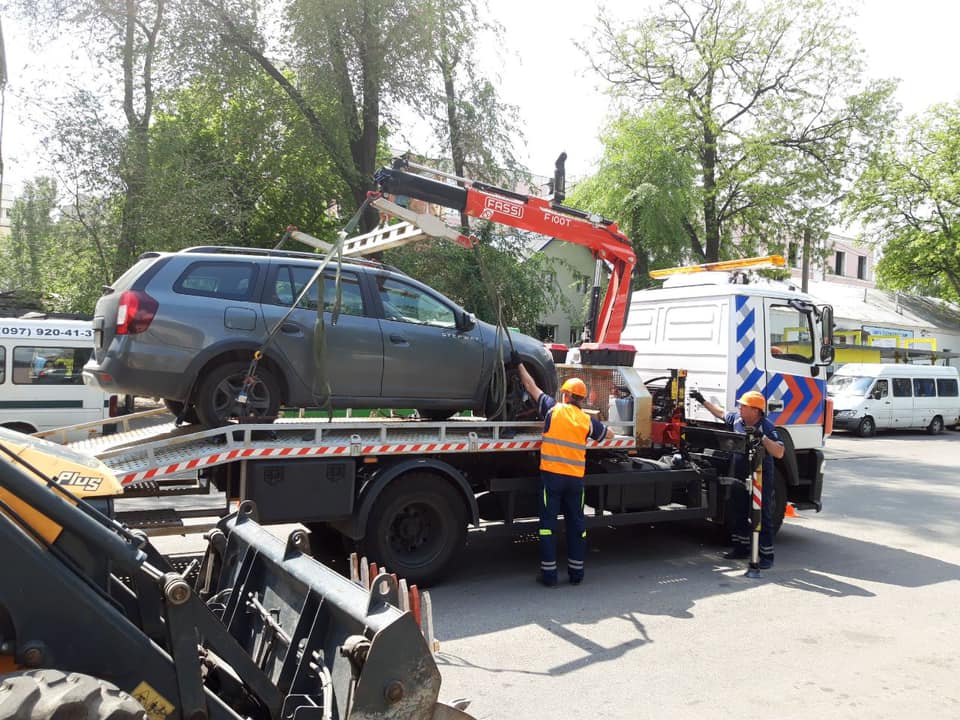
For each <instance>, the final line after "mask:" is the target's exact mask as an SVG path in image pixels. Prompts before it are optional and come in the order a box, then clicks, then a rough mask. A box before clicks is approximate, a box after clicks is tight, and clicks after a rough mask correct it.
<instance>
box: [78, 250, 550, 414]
mask: <svg viewBox="0 0 960 720" xmlns="http://www.w3.org/2000/svg"><path fill="white" fill-rule="evenodd" d="M319 262H320V258H319V257H318V256H317V255H315V254H310V253H299V252H285V251H283V252H281V251H268V250H257V249H251V248H230V247H196V248H189V249H187V250H183V251H180V252H175V253H161V252H151V253H146V254H144V255H142V256H141V257H140V259H139V260H138V261H137V262H136V264H135V265H134V266H133V267H131V268H130V269H129V270H128V271H127V272H125V273H124V274H123V275H122V276H121V277H120V278H119V279H118V280H117V281H116V282H115V283H113V285H112V286H109V287H106V288H104V294H103V296H102V297H101V298H100V299H99V300H98V301H97V306H96V310H95V312H94V319H93V328H94V355H93V357H92V358H91V359H90V361H89V362H88V363H87V364H86V365H85V366H84V369H83V375H84V381H85V382H87V383H88V384H92V385H96V386H99V387H100V388H102V389H104V390H106V391H108V392H115V393H120V394H130V395H139V396H144V397H157V398H163V399H164V401H165V403H166V404H167V407H168V408H170V409H171V410H172V411H173V412H175V413H177V414H179V415H181V416H182V417H184V418H185V419H186V420H187V421H199V422H201V423H203V424H205V425H209V426H216V425H220V424H223V423H224V422H226V421H228V420H229V419H231V418H233V417H238V416H240V415H241V414H243V415H245V416H254V417H258V418H272V417H274V416H276V414H277V412H278V410H279V408H280V407H281V406H286V407H297V408H299V407H311V406H317V405H318V395H317V394H316V393H315V392H314V390H315V389H322V378H321V377H320V376H319V375H318V372H317V367H318V363H317V362H316V358H315V356H314V342H313V340H314V323H315V320H316V317H317V303H318V297H319V296H321V295H322V297H323V307H324V320H325V333H324V335H325V339H324V343H323V344H324V346H325V347H324V348H323V352H322V357H321V361H320V363H319V368H320V373H322V374H325V377H326V380H327V381H328V383H329V388H330V392H331V402H332V404H333V407H334V408H358V409H359V408H416V409H417V410H419V411H420V414H421V416H423V417H426V418H429V419H432V420H439V419H444V418H447V417H449V416H450V415H452V414H453V413H455V412H457V411H461V410H472V411H474V412H475V413H478V414H481V415H484V416H487V417H498V418H501V419H516V418H518V417H523V416H525V415H527V414H529V415H533V414H534V413H535V408H532V407H531V403H530V400H529V398H528V397H526V396H525V395H524V394H523V389H522V386H521V385H520V382H519V379H518V378H517V377H516V370H515V369H509V368H508V371H507V373H506V376H504V375H503V374H502V370H501V368H502V364H501V359H500V358H501V357H502V356H501V352H502V351H501V349H500V348H498V347H497V338H498V333H497V329H496V328H495V327H494V326H493V325H490V324H488V323H485V322H482V321H480V320H477V319H476V318H474V316H473V315H471V314H470V313H469V312H467V311H466V310H464V309H463V308H461V307H459V306H457V305H456V304H455V303H454V302H453V301H451V300H449V299H448V298H446V297H444V296H443V295H441V294H440V293H438V292H437V291H436V290H433V289H432V288H430V287H428V286H427V285H424V284H423V283H420V282H417V281H416V280H414V279H412V278H410V277H408V276H406V275H405V274H403V273H401V272H399V271H397V270H396V269H393V268H391V267H388V266H385V265H382V264H380V263H375V262H371V261H368V260H350V261H345V262H344V264H343V268H342V274H341V281H340V295H341V300H340V314H339V318H338V320H337V323H336V325H333V324H332V323H331V313H330V311H331V310H332V309H333V307H334V302H335V298H336V290H335V282H334V270H333V269H332V268H328V269H327V271H326V272H325V275H324V278H323V280H322V281H320V282H318V283H316V284H314V286H312V287H311V288H310V291H309V293H308V294H307V295H306V296H305V297H304V298H303V300H302V301H301V302H300V304H299V305H298V306H297V307H296V309H294V310H293V312H292V313H291V314H290V315H289V316H287V312H288V311H289V310H290V308H291V306H292V305H293V302H294V300H295V299H296V298H297V297H298V296H299V294H300V292H301V291H302V290H303V288H304V287H305V286H306V284H307V283H308V282H309V280H310V278H311V277H312V276H313V274H314V273H315V271H316V269H317V267H318V266H319ZM321 283H322V287H323V290H322V292H318V287H317V286H318V285H320V284H321ZM281 321H282V324H281V326H280V327H279V329H278V331H277V333H276V334H275V335H274V337H273V339H272V340H271V342H270V343H269V344H268V346H267V348H266V350H265V352H264V355H263V358H262V359H261V360H260V361H259V363H258V365H257V369H256V375H255V382H254V384H253V385H252V387H250V388H249V389H248V399H247V404H246V407H245V408H243V407H241V406H240V405H239V404H238V402H237V396H238V393H239V391H240V389H241V387H242V386H243V384H244V378H245V377H246V376H247V372H248V369H249V367H250V361H251V359H252V357H253V353H254V351H255V350H257V348H259V347H260V346H261V344H262V343H263V342H264V339H265V338H266V337H267V334H268V332H269V331H270V330H271V329H272V328H274V327H275V326H276V324H277V323H280V322H281ZM499 337H500V342H501V344H502V345H503V346H504V347H505V348H506V349H505V350H504V351H503V352H504V355H503V356H509V347H507V346H506V338H505V336H503V335H500V336H499ZM511 339H512V342H513V346H514V348H515V349H516V351H517V353H518V354H519V356H520V358H521V359H522V360H523V361H524V363H525V365H526V367H527V368H528V369H529V370H530V372H531V373H532V374H533V376H534V378H535V379H536V381H537V382H538V384H539V385H540V387H542V388H544V390H545V391H546V392H549V393H555V391H556V387H557V377H556V369H555V368H554V364H553V360H552V358H551V355H550V353H549V352H548V351H547V349H546V348H545V347H544V345H543V344H542V343H541V342H540V341H538V340H535V339H534V338H531V337H529V336H527V335H523V334H521V333H517V332H511ZM504 377H505V378H506V383H504ZM504 388H505V391H504ZM504 395H506V397H505V399H504V398H503V396H504Z"/></svg>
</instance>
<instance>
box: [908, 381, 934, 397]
mask: <svg viewBox="0 0 960 720" xmlns="http://www.w3.org/2000/svg"><path fill="white" fill-rule="evenodd" d="M913 394H914V396H916V397H936V396H937V387H936V384H935V383H934V381H933V378H914V379H913Z"/></svg>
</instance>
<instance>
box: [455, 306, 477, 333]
mask: <svg viewBox="0 0 960 720" xmlns="http://www.w3.org/2000/svg"><path fill="white" fill-rule="evenodd" d="M476 324H477V318H476V317H475V316H474V314H473V313H469V312H467V311H466V310H458V311H457V330H460V331H461V332H463V331H466V330H472V329H473V328H474V327H475V326H476Z"/></svg>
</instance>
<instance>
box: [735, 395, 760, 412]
mask: <svg viewBox="0 0 960 720" xmlns="http://www.w3.org/2000/svg"><path fill="white" fill-rule="evenodd" d="M737 405H748V406H749V407H752V408H756V409H757V410H760V411H761V412H766V410H767V399H766V398H765V397H764V396H763V393H761V392H757V391H756V390H748V391H747V392H745V393H744V394H743V395H741V396H740V399H739V400H737Z"/></svg>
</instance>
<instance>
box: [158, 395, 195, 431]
mask: <svg viewBox="0 0 960 720" xmlns="http://www.w3.org/2000/svg"><path fill="white" fill-rule="evenodd" d="M163 405H164V407H166V408H167V410H168V411H169V412H170V414H171V415H173V416H175V417H180V413H181V412H183V403H182V402H180V401H179V400H168V399H167V398H164V399H163ZM183 421H184V422H185V423H189V424H191V425H196V424H197V423H198V422H200V418H199V417H198V416H197V409H196V408H195V407H193V406H192V405H191V406H190V407H189V408H188V409H187V412H186V414H185V415H184V416H183Z"/></svg>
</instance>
